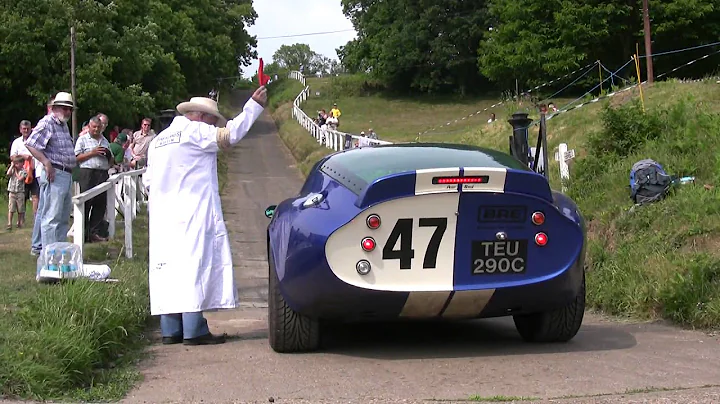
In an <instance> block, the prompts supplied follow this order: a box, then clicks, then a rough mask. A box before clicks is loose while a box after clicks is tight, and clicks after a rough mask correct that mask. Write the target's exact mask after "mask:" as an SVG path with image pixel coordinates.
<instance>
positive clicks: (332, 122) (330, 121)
mask: <svg viewBox="0 0 720 404" xmlns="http://www.w3.org/2000/svg"><path fill="white" fill-rule="evenodd" d="M325 124H326V125H327V126H328V129H330V130H337V128H338V126H340V121H338V119H337V118H336V117H334V116H332V115H330V116H329V117H328V118H327V120H326V121H325Z"/></svg>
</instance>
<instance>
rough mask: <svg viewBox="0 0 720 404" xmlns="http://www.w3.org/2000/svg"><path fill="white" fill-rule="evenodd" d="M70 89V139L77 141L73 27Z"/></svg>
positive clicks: (71, 33)
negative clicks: (71, 101)
mask: <svg viewBox="0 0 720 404" xmlns="http://www.w3.org/2000/svg"><path fill="white" fill-rule="evenodd" d="M70 87H71V90H70V91H71V92H72V97H73V105H74V106H75V108H73V111H72V137H73V142H75V141H77V95H76V94H77V91H76V87H75V26H74V25H73V26H72V27H70Z"/></svg>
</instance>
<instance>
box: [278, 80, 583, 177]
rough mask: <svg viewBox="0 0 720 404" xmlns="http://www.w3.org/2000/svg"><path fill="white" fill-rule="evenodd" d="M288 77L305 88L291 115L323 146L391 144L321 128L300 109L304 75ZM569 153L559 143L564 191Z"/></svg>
mask: <svg viewBox="0 0 720 404" xmlns="http://www.w3.org/2000/svg"><path fill="white" fill-rule="evenodd" d="M288 77H289V78H291V79H294V80H298V81H300V82H301V83H302V84H303V85H304V86H305V88H304V89H303V90H302V91H301V92H300V94H298V96H297V97H295V101H294V102H293V109H292V117H293V118H294V119H295V120H297V121H298V123H299V124H300V125H301V126H302V127H303V128H305V130H307V131H308V132H310V134H311V135H312V136H313V137H314V138H315V139H316V140H317V141H318V143H320V144H323V145H324V146H325V147H327V148H329V149H332V150H335V151H340V150H345V149H346V148H348V147H346V146H347V144H346V140H349V142H350V145H349V146H350V147H349V148H352V147H354V145H355V144H357V143H359V142H361V141H364V142H367V143H369V144H371V145H378V144H392V142H388V141H384V140H379V139H378V140H376V139H368V138H366V137H363V136H359V135H353V134H351V133H345V132H340V131H337V130H331V129H322V128H321V127H320V126H319V125H318V124H316V123H315V121H314V120H313V119H312V118H310V117H309V116H308V115H307V114H306V113H305V111H303V110H302V107H301V105H302V103H303V102H305V101H306V100H307V99H308V97H309V96H310V87H309V86H308V85H307V82H306V80H305V76H304V75H303V74H302V73H300V72H298V71H291V72H290V73H289V74H288ZM571 153H574V150H572V151H568V146H567V144H566V143H561V144H560V146H559V150H558V153H557V154H556V156H555V157H556V160H557V161H558V163H559V165H560V179H561V182H562V184H563V191H565V183H566V182H567V180H568V179H570V170H569V167H568V164H567V162H568V161H569V160H570V159H571V158H572V157H574V154H573V155H572V157H570V154H571Z"/></svg>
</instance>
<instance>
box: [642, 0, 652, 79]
mask: <svg viewBox="0 0 720 404" xmlns="http://www.w3.org/2000/svg"><path fill="white" fill-rule="evenodd" d="M643 21H644V25H645V63H646V64H645V66H646V67H647V82H648V84H652V82H653V63H652V40H651V39H650V11H648V0H643Z"/></svg>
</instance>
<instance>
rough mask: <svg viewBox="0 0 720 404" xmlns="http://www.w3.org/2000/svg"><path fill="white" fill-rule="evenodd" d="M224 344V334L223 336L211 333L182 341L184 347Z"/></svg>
mask: <svg viewBox="0 0 720 404" xmlns="http://www.w3.org/2000/svg"><path fill="white" fill-rule="evenodd" d="M224 343H225V334H223V335H212V333H208V334H205V335H203V336H200V337H197V338H186V339H185V340H184V341H183V344H185V345H217V344H224Z"/></svg>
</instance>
